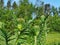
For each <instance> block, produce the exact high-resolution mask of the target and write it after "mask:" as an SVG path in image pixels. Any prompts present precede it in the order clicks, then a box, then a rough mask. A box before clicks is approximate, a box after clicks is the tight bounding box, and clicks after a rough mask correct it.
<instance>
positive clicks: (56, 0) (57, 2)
mask: <svg viewBox="0 0 60 45" xmlns="http://www.w3.org/2000/svg"><path fill="white" fill-rule="evenodd" d="M14 1H16V2H17V3H18V0H14ZM42 1H43V2H44V3H45V4H46V3H47V4H48V3H49V4H51V5H53V6H55V7H60V0H42ZM4 2H5V5H6V3H7V0H4ZM30 2H32V3H33V4H35V2H36V0H30Z"/></svg>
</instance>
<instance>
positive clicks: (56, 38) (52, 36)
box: [46, 32, 60, 45]
mask: <svg viewBox="0 0 60 45" xmlns="http://www.w3.org/2000/svg"><path fill="white" fill-rule="evenodd" d="M52 43H53V44H52ZM57 43H60V33H58V32H51V33H48V34H47V37H46V44H50V45H54V44H57Z"/></svg>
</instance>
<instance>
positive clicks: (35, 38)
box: [34, 36, 37, 45]
mask: <svg viewBox="0 0 60 45" xmlns="http://www.w3.org/2000/svg"><path fill="white" fill-rule="evenodd" d="M34 40H35V42H34V43H35V44H34V45H37V36H35V37H34Z"/></svg>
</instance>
